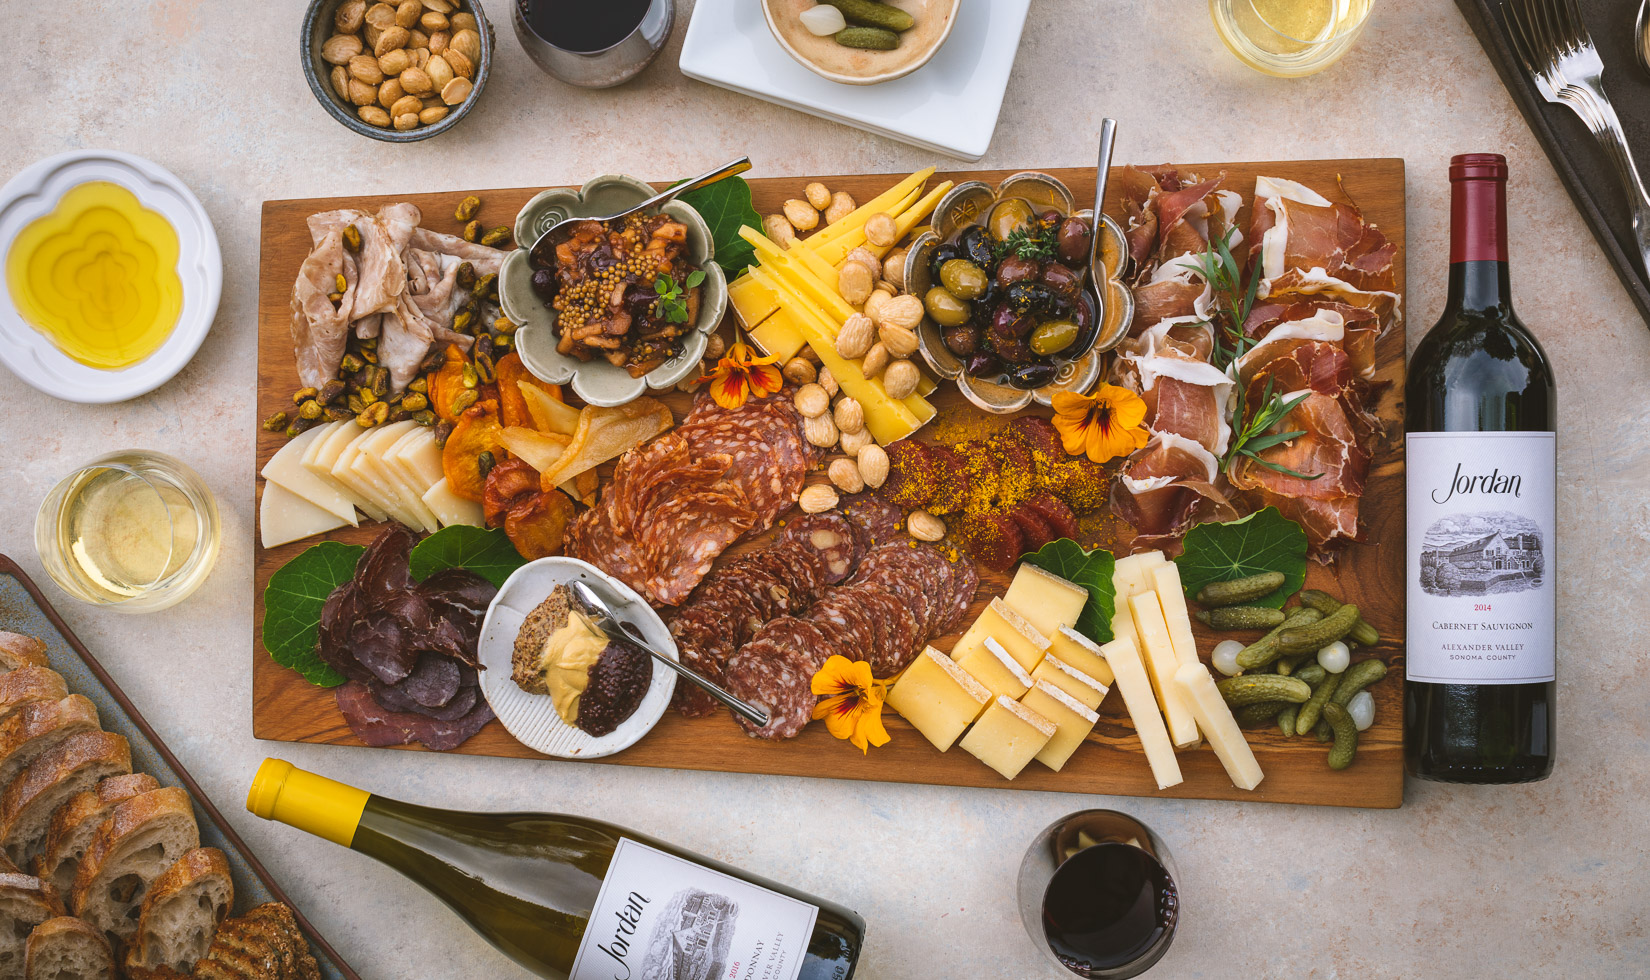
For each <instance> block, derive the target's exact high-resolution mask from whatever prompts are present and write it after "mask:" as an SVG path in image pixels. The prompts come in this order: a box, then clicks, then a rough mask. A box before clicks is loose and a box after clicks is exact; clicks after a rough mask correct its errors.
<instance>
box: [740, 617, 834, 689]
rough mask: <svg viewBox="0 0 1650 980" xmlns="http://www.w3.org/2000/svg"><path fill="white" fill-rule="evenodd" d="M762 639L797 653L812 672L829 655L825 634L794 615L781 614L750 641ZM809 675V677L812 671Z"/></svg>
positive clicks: (817, 668)
mask: <svg viewBox="0 0 1650 980" xmlns="http://www.w3.org/2000/svg"><path fill="white" fill-rule="evenodd" d="M762 640H765V641H767V642H770V643H774V644H777V645H778V646H781V647H784V648H785V649H787V650H789V651H791V652H792V653H794V654H796V655H798V656H799V657H800V658H801V659H802V662H803V663H804V664H806V665H807V666H808V669H809V670H810V671H812V672H814V673H817V672H818V671H819V668H821V667H823V666H825V661H826V660H827V659H828V658H829V657H830V652H829V651H828V650H827V644H826V641H825V634H824V633H822V632H820V631H819V629H817V628H816V627H815V626H814V624H813V623H811V622H809V621H808V620H806V619H798V618H797V617H795V616H781V617H779V618H778V619H776V620H774V621H773V622H771V623H769V624H768V625H766V626H764V627H762V629H761V630H760V631H759V632H758V633H757V634H756V640H753V641H752V642H753V643H754V642H757V641H762ZM809 676H810V678H811V677H812V673H810V675H809Z"/></svg>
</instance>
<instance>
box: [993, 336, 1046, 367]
mask: <svg viewBox="0 0 1650 980" xmlns="http://www.w3.org/2000/svg"><path fill="white" fill-rule="evenodd" d="M991 347H992V349H993V350H994V351H996V352H997V356H998V357H1000V358H1002V359H1003V361H1004V362H1005V363H1006V364H1007V366H1008V370H1011V371H1012V370H1013V369H1014V367H1015V366H1016V365H1019V364H1029V363H1031V362H1033V361H1035V360H1037V354H1036V353H1035V352H1034V351H1033V350H1032V349H1031V345H1030V344H1027V343H1026V342H1025V341H1023V340H1010V341H1002V340H999V339H997V338H995V337H993V338H992V340H991Z"/></svg>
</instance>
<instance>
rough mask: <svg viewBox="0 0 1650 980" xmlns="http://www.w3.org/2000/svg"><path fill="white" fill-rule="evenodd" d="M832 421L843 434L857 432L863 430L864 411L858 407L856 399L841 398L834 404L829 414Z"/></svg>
mask: <svg viewBox="0 0 1650 980" xmlns="http://www.w3.org/2000/svg"><path fill="white" fill-rule="evenodd" d="M831 418H832V421H834V422H835V423H836V427H837V428H838V429H839V430H841V431H843V432H858V431H860V430H861V429H863V428H865V409H863V408H861V407H860V404H859V401H858V399H854V398H842V399H839V400H838V401H837V403H836V408H835V409H833V410H832V412H831Z"/></svg>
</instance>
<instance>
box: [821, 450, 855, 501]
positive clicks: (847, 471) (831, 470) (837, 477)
mask: <svg viewBox="0 0 1650 980" xmlns="http://www.w3.org/2000/svg"><path fill="white" fill-rule="evenodd" d="M825 475H826V476H828V477H830V478H831V482H832V483H834V484H836V486H837V489H838V490H841V491H842V492H843V493H850V494H852V493H859V492H860V491H861V490H864V489H865V480H864V478H863V477H861V476H860V475H859V465H858V464H857V463H855V462H854V461H853V460H851V459H848V458H847V457H843V458H841V459H833V460H831V465H830V466H828V467H826V468H825Z"/></svg>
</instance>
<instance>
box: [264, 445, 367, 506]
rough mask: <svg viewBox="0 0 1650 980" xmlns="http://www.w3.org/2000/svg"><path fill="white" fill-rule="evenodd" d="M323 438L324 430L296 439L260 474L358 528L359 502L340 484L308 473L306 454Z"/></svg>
mask: <svg viewBox="0 0 1650 980" xmlns="http://www.w3.org/2000/svg"><path fill="white" fill-rule="evenodd" d="M322 435H323V430H322V428H321V427H319V426H318V427H316V428H313V429H309V430H307V431H304V432H300V433H299V434H298V435H297V436H296V437H295V438H294V439H292V440H291V441H290V442H288V443H287V444H286V445H284V446H282V447H281V448H280V449H278V450H276V451H275V455H274V456H271V457H270V458H269V462H267V463H265V464H264V468H263V469H262V470H261V471H260V472H261V473H262V475H263V478H264V479H265V480H267V481H269V482H270V483H276V484H279V485H280V486H281V488H282V489H284V490H289V491H291V492H292V493H293V494H294V495H296V496H299V497H302V498H304V499H305V500H307V501H309V502H310V503H311V504H313V505H315V506H316V507H319V508H321V509H322V510H324V511H326V512H327V513H329V514H331V515H333V516H334V517H336V518H338V519H339V520H340V521H343V522H344V523H345V524H348V525H350V526H351V527H354V526H355V525H356V524H357V523H359V522H358V521H357V520H356V517H355V502H354V501H353V500H352V499H350V498H349V497H348V496H346V495H345V494H344V492H343V491H342V490H341V489H340V488H339V487H338V485H337V484H335V483H332V482H330V481H324V480H322V479H321V478H320V477H318V476H316V475H315V474H314V473H311V472H310V471H309V470H307V469H304V453H306V452H308V451H309V446H310V444H311V443H313V442H314V441H315V440H316V439H319V438H320V437H321V436H322Z"/></svg>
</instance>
